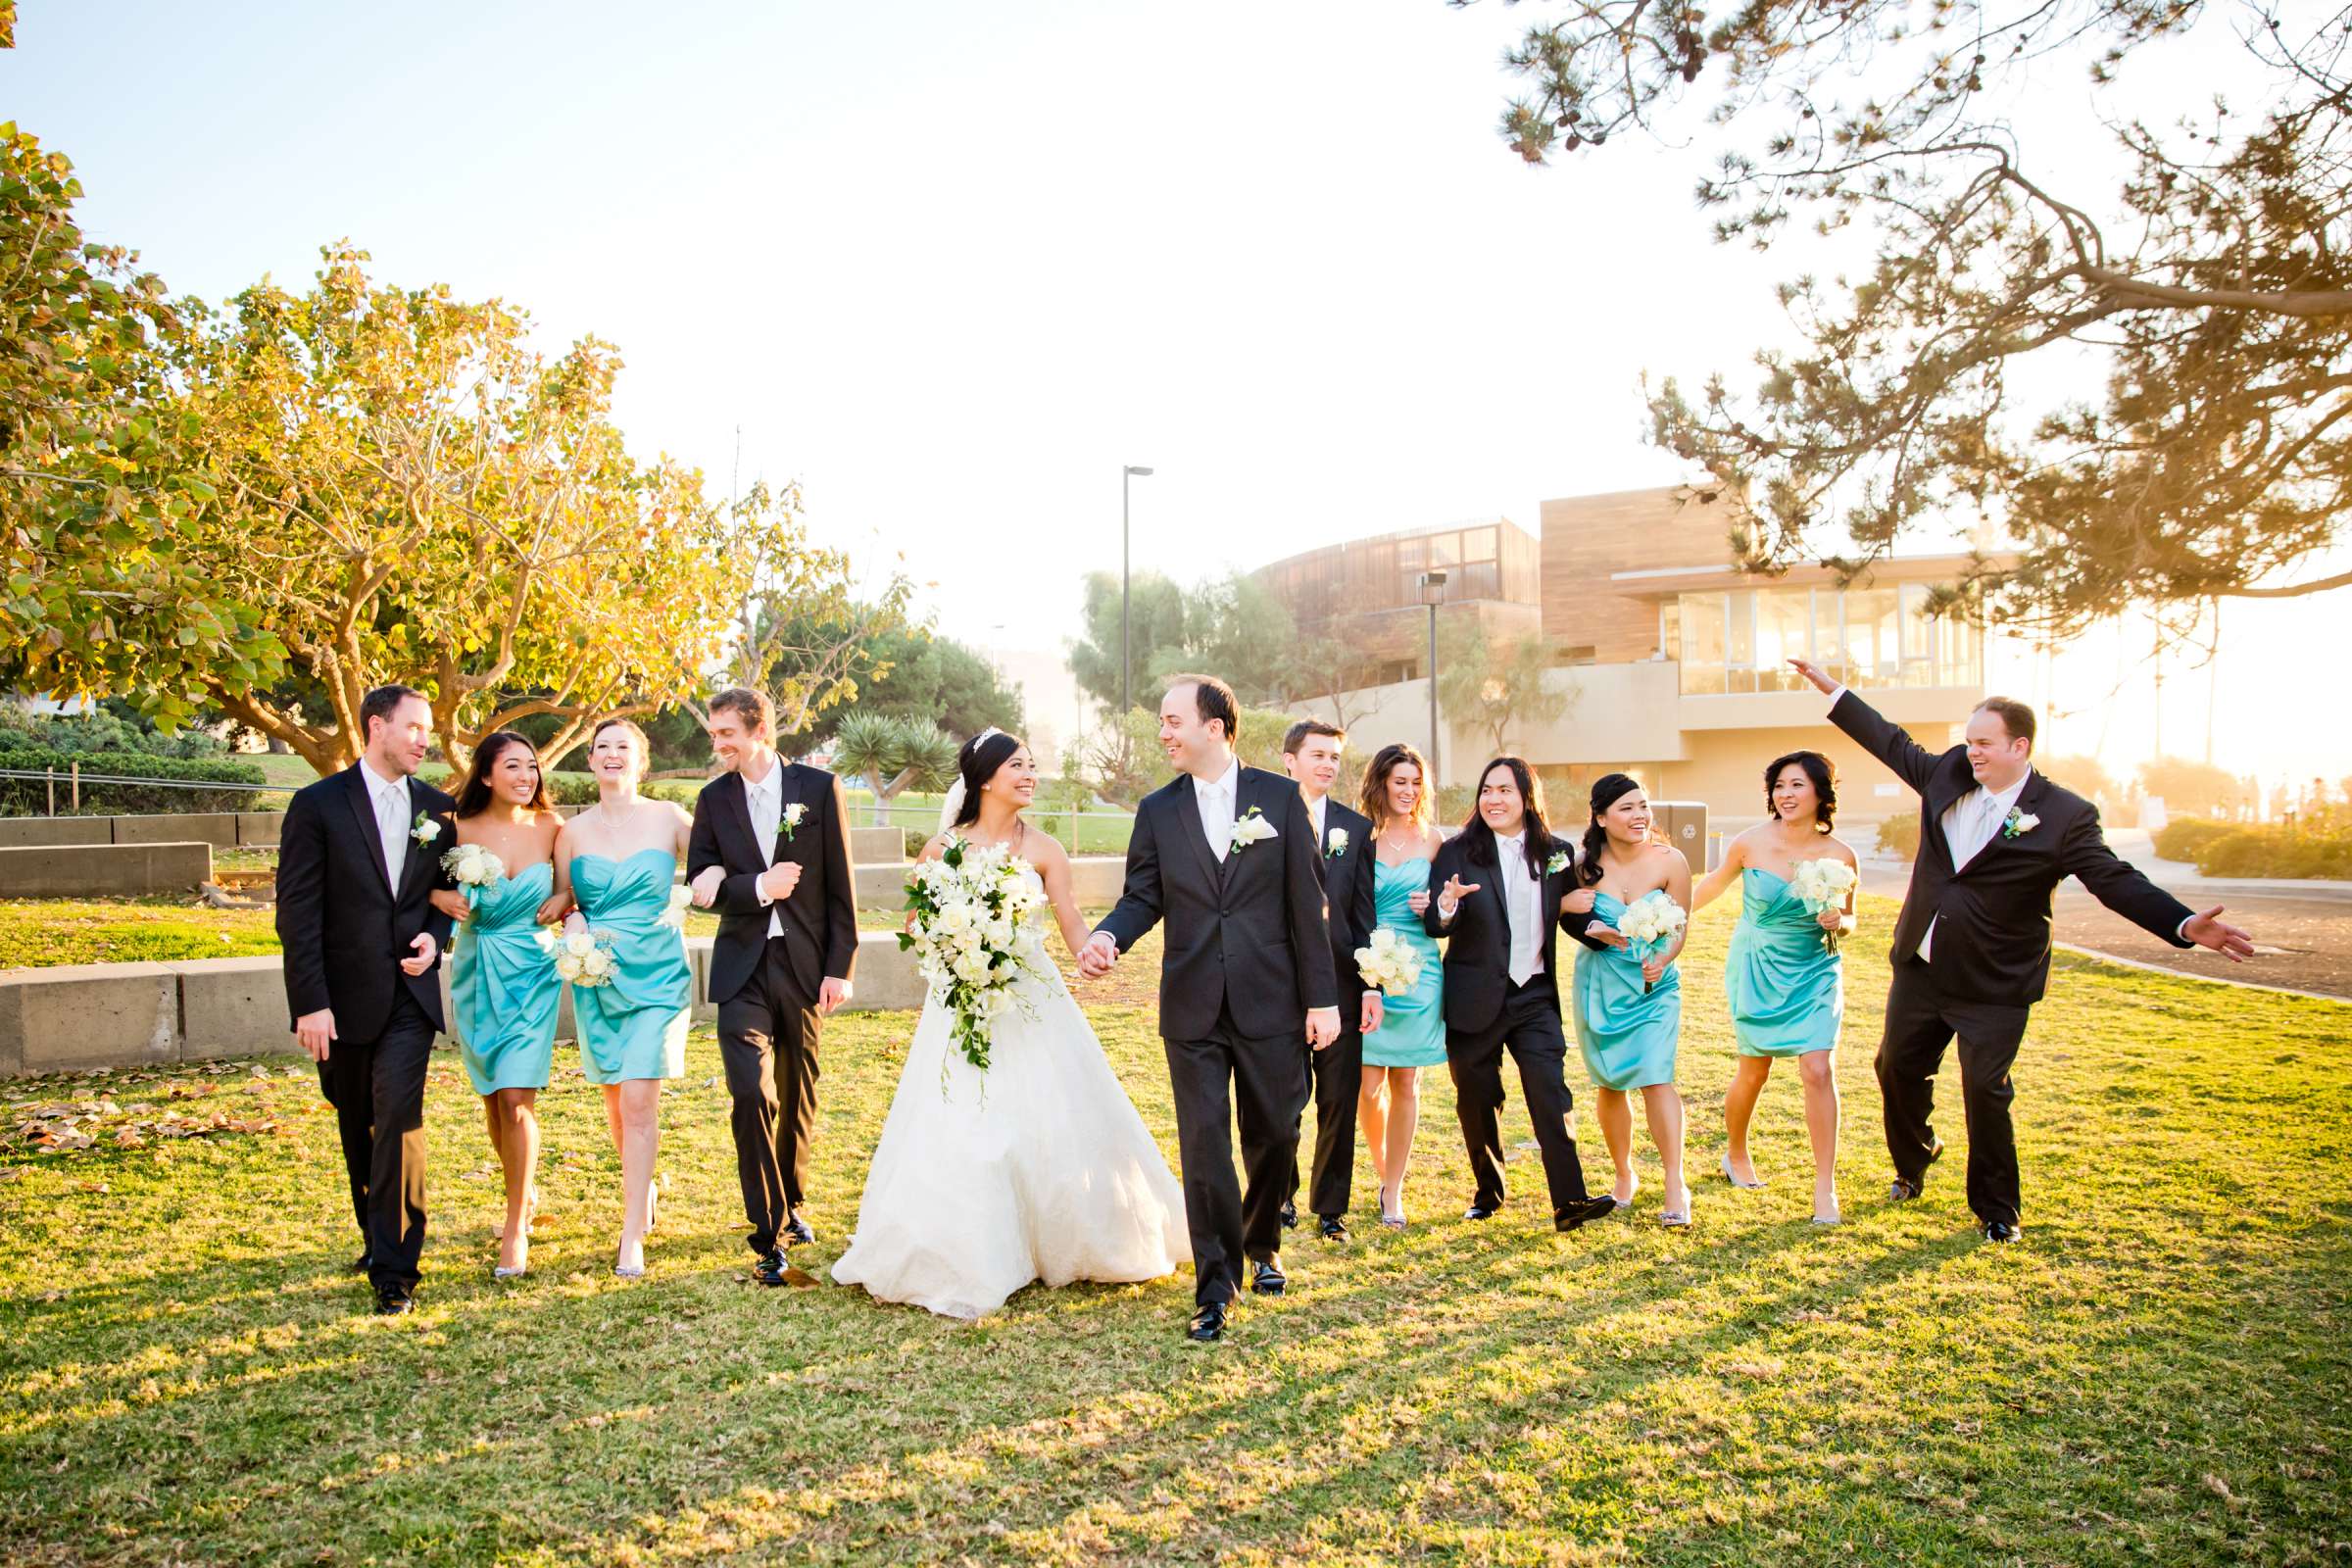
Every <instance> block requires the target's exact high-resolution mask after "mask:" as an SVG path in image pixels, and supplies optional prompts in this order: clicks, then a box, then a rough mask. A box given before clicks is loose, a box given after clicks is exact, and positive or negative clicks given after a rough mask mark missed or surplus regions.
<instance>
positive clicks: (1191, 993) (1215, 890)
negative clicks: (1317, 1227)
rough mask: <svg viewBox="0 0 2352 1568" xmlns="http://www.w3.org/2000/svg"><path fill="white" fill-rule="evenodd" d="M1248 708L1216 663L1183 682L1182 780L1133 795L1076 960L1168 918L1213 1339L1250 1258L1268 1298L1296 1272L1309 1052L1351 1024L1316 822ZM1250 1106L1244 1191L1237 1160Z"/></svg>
mask: <svg viewBox="0 0 2352 1568" xmlns="http://www.w3.org/2000/svg"><path fill="white" fill-rule="evenodd" d="M1239 719H1240V709H1239V705H1238V704H1236V703H1235V701H1234V696H1233V688H1232V687H1230V686H1228V685H1226V684H1225V683H1224V682H1223V681H1221V680H1218V679H1217V678H1216V677H1214V676H1213V675H1179V676H1177V677H1175V679H1174V681H1173V683H1171V684H1170V686H1169V687H1168V692H1167V695H1166V696H1165V697H1163V698H1162V699H1161V700H1160V704H1159V743H1160V749H1161V750H1162V751H1164V752H1165V753H1166V754H1167V758H1168V760H1169V762H1170V763H1172V764H1173V765H1174V766H1175V768H1176V770H1177V778H1176V780H1175V782H1174V783H1171V784H1168V785H1166V786H1165V787H1163V788H1160V789H1157V790H1154V791H1152V793H1151V794H1150V795H1148V796H1146V797H1145V798H1144V802H1143V804H1142V805H1141V806H1139V807H1138V808H1136V812H1135V828H1134V832H1133V834H1132V835H1131V836H1130V837H1129V839H1128V841H1127V888H1126V892H1125V894H1124V895H1123V896H1122V897H1121V898H1120V900H1119V902H1118V905H1117V907H1114V908H1113V909H1112V910H1111V911H1110V913H1109V914H1108V915H1107V916H1105V917H1104V919H1103V923H1102V925H1101V926H1099V927H1097V928H1096V931H1095V934H1094V935H1093V936H1092V937H1091V938H1089V939H1088V941H1087V944H1086V946H1085V947H1084V948H1082V949H1080V950H1079V954H1078V968H1079V972H1080V973H1081V974H1083V975H1085V976H1086V977H1087V978H1089V979H1094V978H1099V977H1100V976H1102V975H1104V974H1107V973H1109V972H1110V968H1111V965H1113V964H1114V963H1116V962H1117V961H1118V958H1119V955H1121V954H1122V953H1125V952H1127V951H1129V950H1130V949H1132V948H1133V947H1134V946H1135V945H1136V944H1137V943H1138V942H1141V941H1142V940H1143V939H1144V937H1145V935H1146V934H1147V933H1148V932H1150V931H1151V929H1152V926H1154V925H1155V924H1157V923H1158V922H1159V921H1160V920H1161V919H1163V918H1164V919H1165V920H1166V921H1167V923H1168V929H1167V937H1166V949H1165V952H1164V954H1163V956H1162V957H1161V959H1160V978H1159V1032H1160V1036H1161V1043H1162V1044H1163V1046H1164V1047H1165V1049H1166V1051H1167V1057H1168V1077H1169V1079H1170V1080H1171V1082H1172V1084H1173V1086H1174V1089H1175V1098H1176V1141H1177V1150H1178V1152H1179V1155H1180V1157H1181V1163H1182V1165H1183V1169H1184V1221H1185V1228H1186V1229H1187V1230H1188V1231H1189V1232H1190V1233H1191V1236H1192V1244H1193V1278H1194V1287H1193V1298H1194V1302H1195V1305H1196V1308H1197V1309H1196V1310H1195V1312H1194V1313H1193V1319H1192V1325H1191V1327H1190V1329H1189V1330H1188V1331H1187V1332H1188V1333H1189V1335H1190V1337H1191V1338H1193V1339H1195V1340H1201V1341H1209V1340H1216V1339H1221V1338H1223V1336H1224V1333H1225V1314H1226V1309H1227V1305H1228V1303H1229V1302H1231V1301H1232V1299H1233V1297H1234V1293H1235V1292H1236V1291H1237V1290H1239V1289H1240V1285H1241V1267H1242V1259H1243V1258H1245V1257H1247V1258H1249V1259H1250V1289H1251V1290H1252V1291H1254V1292H1256V1293H1257V1294H1258V1295H1260V1296H1279V1295H1281V1294H1282V1293H1283V1291H1284V1289H1285V1288H1286V1287H1287V1285H1288V1283H1289V1279H1288V1276H1287V1275H1286V1274H1285V1273H1284V1272H1283V1267H1282V1253H1281V1250H1280V1249H1281V1242H1282V1203H1283V1198H1284V1196H1285V1194H1287V1193H1288V1191H1289V1190H1290V1185H1291V1179H1292V1173H1293V1170H1294V1168H1295V1167H1296V1164H1297V1161H1298V1155H1299V1117H1300V1115H1301V1114H1303V1113H1304V1111H1305V1109H1306V1080H1307V1071H1306V1050H1311V1051H1322V1050H1324V1049H1326V1048H1327V1047H1329V1046H1330V1045H1331V1044H1332V1042H1333V1041H1335V1040H1337V1039H1338V1038H1339V1034H1340V1012H1339V988H1338V984H1337V982H1336V981H1335V980H1334V978H1333V975H1332V954H1331V939H1330V934H1329V932H1328V930H1327V929H1326V928H1325V924H1324V908H1323V879H1322V875H1321V873H1320V872H1319V871H1318V869H1317V868H1316V865H1315V855H1316V845H1315V838H1314V823H1313V821H1312V820H1311V819H1310V818H1309V817H1308V815H1307V810H1306V803H1305V802H1304V801H1303V800H1301V799H1300V798H1299V787H1298V786H1297V785H1296V784H1294V783H1292V782H1291V781H1290V780H1289V779H1287V778H1284V777H1283V776H1282V775H1281V774H1279V773H1268V772H1265V771H1263V770H1261V769H1258V768H1254V767H1244V766H1242V765H1241V761H1240V759H1238V758H1237V757H1236V756H1235V755H1234V750H1233V743H1234V737H1235V726H1236V724H1237V723H1238V722H1239ZM1301 1034H1303V1036H1304V1040H1305V1046H1306V1050H1301V1049H1300V1044H1299V1043H1300V1037H1301ZM1237 1109H1238V1111H1239V1115H1240V1122H1241V1135H1242V1161H1243V1163H1244V1165H1245V1166H1246V1167H1247V1168H1248V1173H1249V1185H1248V1187H1247V1189H1245V1188H1244V1187H1243V1186H1242V1184H1241V1183H1240V1182H1239V1181H1237V1180H1236V1178H1235V1175H1234V1169H1233V1134H1232V1126H1233V1122H1234V1119H1235V1117H1234V1112H1235V1111H1236V1110H1237Z"/></svg>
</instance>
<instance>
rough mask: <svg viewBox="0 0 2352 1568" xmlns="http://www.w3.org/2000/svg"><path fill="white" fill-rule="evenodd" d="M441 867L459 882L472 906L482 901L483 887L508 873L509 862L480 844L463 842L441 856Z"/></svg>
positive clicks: (461, 890)
mask: <svg viewBox="0 0 2352 1568" xmlns="http://www.w3.org/2000/svg"><path fill="white" fill-rule="evenodd" d="M441 869H442V870H444V871H447V872H448V873H449V874H450V877H451V879H452V880H453V881H455V882H456V883H457V884H458V891H459V892H461V893H463V894H465V895H466V907H468V908H470V907H473V906H474V905H476V904H478V903H480V902H481V897H482V889H484V888H486V887H488V886H490V884H492V883H493V882H496V881H497V880H498V879H499V878H500V877H502V876H505V875H506V874H507V862H506V861H504V860H502V859H500V858H498V857H497V856H495V855H493V854H491V853H490V852H489V851H488V850H485V849H483V848H482V847H481V846H480V845H479V844H461V845H459V846H458V847H457V848H456V849H454V850H451V851H450V852H449V853H448V854H446V855H444V856H442V857H441Z"/></svg>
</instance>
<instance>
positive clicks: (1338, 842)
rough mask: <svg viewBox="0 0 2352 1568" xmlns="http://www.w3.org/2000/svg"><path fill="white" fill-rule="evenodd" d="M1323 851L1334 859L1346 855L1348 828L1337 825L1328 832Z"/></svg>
mask: <svg viewBox="0 0 2352 1568" xmlns="http://www.w3.org/2000/svg"><path fill="white" fill-rule="evenodd" d="M1323 853H1324V855H1325V856H1327V857H1329V858H1332V859H1334V860H1336V859H1338V858H1340V857H1341V856H1343V855H1346V854H1347V853H1348V830H1347V829H1346V828H1344V827H1335V828H1333V829H1332V830H1331V831H1330V832H1329V833H1328V834H1326V835H1325V836H1324V839H1323Z"/></svg>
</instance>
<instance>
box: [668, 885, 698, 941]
mask: <svg viewBox="0 0 2352 1568" xmlns="http://www.w3.org/2000/svg"><path fill="white" fill-rule="evenodd" d="M693 903H694V889H692V888H690V887H688V886H687V885H686V884H685V883H683V882H681V883H679V884H678V885H677V886H676V887H673V888H671V889H670V890H669V907H668V908H666V909H663V910H662V915H661V923H662V925H665V926H668V927H669V928H670V929H671V930H673V931H683V930H685V929H686V909H687V907H688V906H690V905H692V904H693Z"/></svg>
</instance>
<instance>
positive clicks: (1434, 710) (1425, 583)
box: [1421, 571, 1446, 790]
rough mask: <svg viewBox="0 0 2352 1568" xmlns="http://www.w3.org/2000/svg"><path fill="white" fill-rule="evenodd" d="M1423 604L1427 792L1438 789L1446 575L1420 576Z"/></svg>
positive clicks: (1431, 572) (1436, 572) (1424, 786)
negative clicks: (1440, 620) (1426, 661)
mask: <svg viewBox="0 0 2352 1568" xmlns="http://www.w3.org/2000/svg"><path fill="white" fill-rule="evenodd" d="M1421 602H1422V603H1423V604H1425V605H1427V606H1428V607H1429V777H1428V778H1426V779H1424V780H1422V786H1423V788H1425V789H1430V790H1435V789H1436V788H1437V787H1438V606H1440V605H1442V604H1444V603H1445V602H1446V573H1444V572H1442V571H1425V572H1423V573H1422V574H1421Z"/></svg>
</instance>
